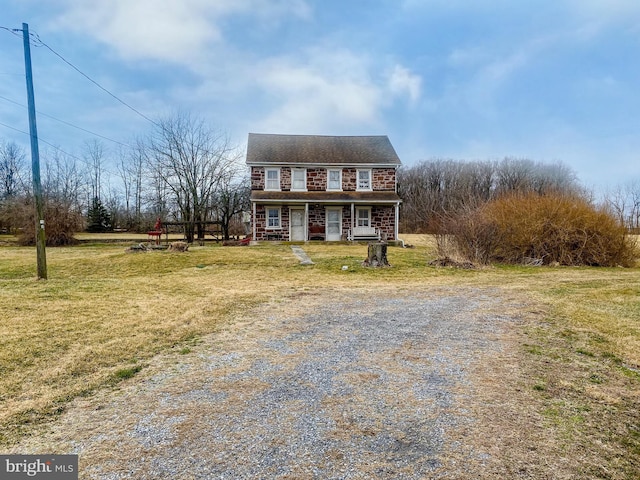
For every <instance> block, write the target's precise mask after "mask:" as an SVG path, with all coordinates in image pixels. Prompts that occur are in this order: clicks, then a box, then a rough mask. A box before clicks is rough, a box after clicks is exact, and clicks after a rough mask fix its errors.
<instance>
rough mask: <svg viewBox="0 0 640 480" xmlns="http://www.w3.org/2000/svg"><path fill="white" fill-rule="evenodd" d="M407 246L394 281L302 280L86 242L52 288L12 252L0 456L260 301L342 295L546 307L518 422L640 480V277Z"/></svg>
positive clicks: (254, 267)
mask: <svg viewBox="0 0 640 480" xmlns="http://www.w3.org/2000/svg"><path fill="white" fill-rule="evenodd" d="M401 238H403V239H404V240H405V242H406V243H407V244H411V245H413V246H414V248H407V249H402V248H395V247H390V249H389V261H390V263H391V264H392V267H391V268H383V269H367V268H364V267H362V266H361V261H362V260H363V259H364V258H366V254H367V246H366V245H351V244H337V245H325V244H321V243H310V244H308V245H305V246H303V248H304V250H305V251H306V252H307V254H308V255H309V256H310V257H311V258H312V260H313V261H314V262H315V265H311V266H302V265H300V264H299V263H298V261H297V259H296V257H295V256H294V255H293V253H292V251H291V249H290V247H289V246H288V245H286V244H274V245H265V244H262V245H258V246H254V247H222V246H220V245H213V244H210V245H207V246H204V247H199V246H194V247H191V248H190V250H189V252H187V253H172V252H166V251H150V252H146V253H126V252H125V248H124V246H123V245H114V244H98V243H87V244H82V245H80V246H76V247H65V248H55V249H54V248H50V249H48V250H47V261H48V267H49V280H47V281H37V280H35V250H34V249H33V248H24V247H16V246H10V245H8V244H7V242H3V243H0V312H2V314H1V315H0V446H2V445H4V446H10V445H12V444H14V443H15V442H17V441H18V440H19V439H20V438H22V437H24V436H25V435H28V434H31V433H34V432H37V431H38V430H39V428H41V426H42V425H43V424H44V423H46V422H47V421H48V420H50V419H52V418H54V417H55V415H57V414H58V413H60V412H62V411H63V410H64V408H65V406H66V405H67V404H68V403H69V402H70V401H71V400H72V399H74V398H77V397H79V396H86V395H90V394H92V392H95V391H96V390H98V389H104V388H110V386H113V385H115V384H117V383H118V382H119V381H120V380H122V379H123V378H128V377H130V376H132V375H135V373H136V372H137V371H139V370H140V369H143V368H144V367H145V363H146V362H148V361H149V360H150V359H151V358H152V357H153V356H154V355H156V354H158V353H162V352H164V353H167V352H175V353H176V355H178V354H180V353H181V352H184V351H188V349H189V348H191V347H193V345H194V344H197V343H198V339H199V338H200V337H202V336H204V335H207V334H211V333H215V332H216V331H217V330H218V329H219V328H220V327H221V326H222V325H224V324H225V323H226V322H229V321H232V320H233V319H234V318H235V319H237V317H238V315H239V314H241V312H242V311H243V310H244V309H246V308H248V307H250V306H253V305H256V304H259V303H262V302H266V301H276V302H282V301H287V299H288V298H291V297H292V296H297V295H300V294H302V293H304V292H311V291H324V290H336V289H340V290H345V289H353V290H358V291H360V292H365V293H367V292H369V293H371V294H375V291H376V290H377V289H389V288H392V289H396V290H404V291H410V290H411V289H412V288H415V287H420V288H423V287H430V286H433V287H436V286H444V287H453V288H455V287H456V286H483V287H495V288H499V289H501V290H503V291H507V292H509V293H511V294H513V295H514V296H517V297H520V298H522V297H526V298H528V299H529V302H528V303H529V304H532V303H533V304H534V305H536V307H535V308H534V312H528V313H535V314H536V315H537V316H538V317H540V318H541V319H542V320H541V321H539V322H537V323H535V322H534V323H530V324H527V327H526V328H525V329H524V330H523V331H522V332H521V335H522V338H521V340H520V342H521V344H522V346H521V349H520V351H519V352H517V356H516V358H514V359H511V360H510V361H513V362H514V363H515V364H517V366H518V372H520V373H519V374H518V375H520V376H519V377H518V378H514V380H513V381H514V382H520V383H521V385H520V386H521V388H522V391H523V392H526V395H523V396H522V398H523V399H525V400H526V402H525V403H526V405H525V404H523V405H520V406H519V407H518V408H520V407H521V408H523V409H525V408H528V409H531V408H533V409H534V410H535V412H536V415H539V417H540V418H541V419H542V421H543V423H545V422H546V423H545V424H547V425H549V426H550V427H549V428H552V430H553V432H554V437H553V438H555V439H556V440H555V441H556V442H561V443H563V444H562V448H563V449H564V451H565V453H567V452H568V453H571V452H572V451H573V450H572V448H578V447H580V448H586V447H585V445H587V444H589V442H591V441H592V440H593V438H597V441H600V442H604V443H606V442H607V441H609V442H610V443H611V447H610V449H611V452H610V455H611V459H609V460H607V461H609V462H614V463H615V462H618V463H619V462H623V463H624V462H625V461H626V462H627V463H626V464H625V465H626V467H625V469H623V470H621V471H628V472H632V473H634V474H635V473H638V472H640V465H638V460H637V459H638V458H640V428H639V427H638V425H639V424H640V419H639V417H638V411H640V401H639V400H638V398H640V269H638V268H632V269H623V268H552V267H513V266H494V267H488V268H483V269H478V270H458V269H452V268H434V267H429V266H427V263H428V261H430V260H432V259H433V258H435V243H434V241H433V239H432V238H431V237H429V236H424V235H403V236H401ZM93 239H95V240H96V242H97V241H99V239H100V237H99V236H94V237H93ZM136 240H137V239H136ZM343 266H347V267H348V268H347V269H346V270H343V268H342V267H343ZM524 313H526V312H523V314H524ZM510 400H513V399H508V398H505V402H508V401H510ZM525 400H522V401H525ZM513 401H515V400H513ZM587 412H591V414H588V413H587ZM602 432H608V433H607V434H606V435H605V436H604V437H603V436H602V435H604V434H603V433H602ZM598 435H600V436H598ZM613 437H615V438H613ZM557 438H560V439H561V440H557ZM607 438H608V439H609V440H607ZM571 445H578V447H571ZM555 446H556V447H557V445H555ZM625 458H627V460H624V459H625ZM629 459H631V460H629ZM634 459H635V460H634ZM634 462H635V463H634ZM593 468H594V469H595V468H596V467H593ZM596 470H597V469H596ZM596 470H594V472H596V473H597V474H598V475H601V474H602V475H604V474H603V473H602V472H599V471H596ZM590 474H593V472H591V473H590ZM593 475H595V474H593ZM630 475H631V474H630ZM594 478H600V477H598V476H595V477H594ZM602 478H627V477H623V476H620V477H615V476H613V477H606V476H605V477H602ZM628 478H633V477H632V476H629V477H628Z"/></svg>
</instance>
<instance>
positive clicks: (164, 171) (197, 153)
mask: <svg viewBox="0 0 640 480" xmlns="http://www.w3.org/2000/svg"><path fill="white" fill-rule="evenodd" d="M146 147H147V149H146V158H147V159H148V161H149V162H150V167H151V170H152V172H153V173H154V175H155V176H156V178H157V179H158V180H160V181H161V182H162V184H164V186H166V188H167V189H168V191H169V192H170V193H171V197H172V198H171V200H172V201H173V202H175V204H176V206H177V209H178V211H179V213H180V218H181V221H182V222H183V223H184V232H185V237H186V239H187V241H188V242H193V240H194V238H195V231H196V228H197V230H198V237H199V238H202V237H203V236H204V233H205V232H204V222H206V221H207V218H208V214H209V213H210V209H211V204H212V202H211V200H212V198H213V194H214V192H215V191H216V190H217V189H218V187H219V185H220V183H221V181H222V180H223V178H224V177H225V175H226V174H227V172H228V171H229V169H230V168H232V166H233V163H234V162H235V161H236V160H237V159H238V158H239V150H238V148H237V147H235V146H233V145H231V142H230V139H229V137H228V136H227V135H226V134H225V133H223V132H220V131H216V130H213V129H211V128H209V127H208V126H207V125H206V124H205V123H204V121H203V120H202V119H196V118H193V117H191V115H189V114H185V113H179V114H176V115H174V116H172V117H169V118H167V119H164V120H160V121H159V122H158V124H157V128H155V129H154V131H153V133H152V134H151V136H150V137H149V139H148V141H147V144H146Z"/></svg>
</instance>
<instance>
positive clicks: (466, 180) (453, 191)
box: [398, 158, 584, 232]
mask: <svg viewBox="0 0 640 480" xmlns="http://www.w3.org/2000/svg"><path fill="white" fill-rule="evenodd" d="M529 192H534V193H537V194H539V195H545V194H549V193H567V194H579V195H582V194H583V193H584V192H583V191H582V189H581V188H580V187H579V185H578V182H577V179H576V176H575V174H574V173H573V171H572V170H571V169H569V168H568V167H566V166H565V165H563V164H561V163H554V164H545V163H541V162H534V161H532V160H528V159H517V158H505V159H503V160H501V161H497V162H496V161H473V162H463V161H457V160H449V159H434V160H428V161H423V162H420V163H418V164H417V165H415V166H413V167H410V168H407V167H404V168H402V169H401V170H400V171H399V172H398V193H399V194H400V197H401V198H402V205H401V215H400V219H401V222H402V225H401V227H402V229H403V231H406V232H438V231H440V229H441V228H442V226H443V225H451V222H450V219H451V218H457V217H458V214H460V213H462V212H468V211H473V209H475V208H477V207H479V206H480V205H482V204H484V203H485V202H487V201H489V200H492V199H494V198H496V197H498V196H501V195H505V194H511V193H529Z"/></svg>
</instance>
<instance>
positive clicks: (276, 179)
mask: <svg viewBox="0 0 640 480" xmlns="http://www.w3.org/2000/svg"><path fill="white" fill-rule="evenodd" d="M265 177H266V180H265V186H264V189H265V190H280V169H279V168H267V170H266V174H265Z"/></svg>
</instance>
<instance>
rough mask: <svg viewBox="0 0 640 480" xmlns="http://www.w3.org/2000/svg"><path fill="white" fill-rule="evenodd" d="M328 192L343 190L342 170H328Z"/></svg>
mask: <svg viewBox="0 0 640 480" xmlns="http://www.w3.org/2000/svg"><path fill="white" fill-rule="evenodd" d="M327 190H342V170H337V169H336V170H327Z"/></svg>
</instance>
